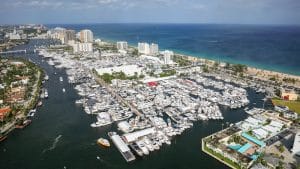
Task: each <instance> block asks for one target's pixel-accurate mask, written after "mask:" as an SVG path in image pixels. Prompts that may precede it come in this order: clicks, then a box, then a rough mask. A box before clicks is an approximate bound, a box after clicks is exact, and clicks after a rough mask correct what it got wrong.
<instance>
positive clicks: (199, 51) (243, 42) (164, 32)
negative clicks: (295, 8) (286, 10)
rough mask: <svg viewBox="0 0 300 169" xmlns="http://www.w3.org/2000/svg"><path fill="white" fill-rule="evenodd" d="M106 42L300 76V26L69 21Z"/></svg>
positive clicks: (72, 27)
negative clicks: (154, 45) (149, 46)
mask: <svg viewBox="0 0 300 169" xmlns="http://www.w3.org/2000/svg"><path fill="white" fill-rule="evenodd" d="M46 26H48V27H50V28H54V27H56V26H61V27H65V28H68V29H74V30H76V31H79V30H81V29H90V30H92V31H93V33H94V37H95V38H100V39H103V40H106V41H111V42H115V41H121V40H122V41H127V42H128V43H129V44H130V45H133V46H137V43H138V42H149V43H157V44H159V47H160V49H161V50H163V49H169V50H173V51H175V52H177V53H180V54H186V55H191V56H195V57H202V58H207V59H212V60H216V61H223V62H229V63H240V64H245V65H248V66H252V67H256V68H262V69H267V70H273V71H279V72H283V73H289V74H294V75H300V26H280V25H225V24H125V23H123V24H75V25H72V24H66V25H46Z"/></svg>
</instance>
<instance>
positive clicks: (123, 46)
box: [117, 41, 128, 50]
mask: <svg viewBox="0 0 300 169" xmlns="http://www.w3.org/2000/svg"><path fill="white" fill-rule="evenodd" d="M117 48H118V50H127V48H128V45H127V42H125V41H120V42H117Z"/></svg>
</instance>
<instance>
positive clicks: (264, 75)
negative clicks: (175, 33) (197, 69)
mask: <svg viewBox="0 0 300 169" xmlns="http://www.w3.org/2000/svg"><path fill="white" fill-rule="evenodd" d="M96 38H97V39H98V38H99V39H101V38H100V37H96ZM101 41H102V42H105V43H111V44H112V43H113V44H115V43H117V41H115V40H112V39H103V40H102V39H101ZM128 47H131V48H135V49H137V46H135V45H132V44H130V43H129V42H128ZM163 50H165V49H163ZM170 50H171V49H170ZM174 55H178V56H180V57H185V58H187V59H188V60H189V61H192V62H195V61H202V62H210V63H212V64H213V63H215V62H220V63H229V64H243V63H232V62H226V61H217V60H214V59H208V58H206V57H201V56H192V55H187V54H181V53H178V51H174ZM244 65H246V66H247V71H246V72H245V73H246V74H248V75H255V76H256V77H257V78H260V79H262V80H269V78H271V77H276V78H278V79H279V80H281V81H282V79H284V78H293V79H296V83H295V84H293V86H296V87H300V75H296V74H290V73H286V72H280V71H276V70H268V69H263V68H259V67H254V66H251V65H247V64H244ZM289 84H290V83H289Z"/></svg>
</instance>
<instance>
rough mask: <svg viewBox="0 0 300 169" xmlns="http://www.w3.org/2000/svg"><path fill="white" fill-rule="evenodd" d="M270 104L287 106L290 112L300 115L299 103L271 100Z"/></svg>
mask: <svg viewBox="0 0 300 169" xmlns="http://www.w3.org/2000/svg"><path fill="white" fill-rule="evenodd" d="M272 102H273V104H274V105H276V106H279V105H280V106H287V107H288V108H289V109H290V110H292V111H294V112H297V113H299V114H300V101H286V100H279V99H272Z"/></svg>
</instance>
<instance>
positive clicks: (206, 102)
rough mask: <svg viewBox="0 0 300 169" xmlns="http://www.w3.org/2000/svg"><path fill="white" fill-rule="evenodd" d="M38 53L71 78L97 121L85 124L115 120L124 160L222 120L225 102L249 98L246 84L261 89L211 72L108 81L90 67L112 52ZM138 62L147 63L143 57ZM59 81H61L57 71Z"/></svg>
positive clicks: (237, 105)
mask: <svg viewBox="0 0 300 169" xmlns="http://www.w3.org/2000/svg"><path fill="white" fill-rule="evenodd" d="M39 55H40V57H43V58H48V60H47V62H48V64H49V65H50V66H54V67H56V68H59V69H61V68H64V70H66V73H67V75H68V77H67V78H66V79H68V80H67V83H69V84H72V85H73V86H74V89H75V90H76V91H77V93H78V95H79V96H81V98H80V99H78V100H76V101H75V103H76V104H77V105H78V106H82V107H83V110H84V111H85V112H86V114H88V115H91V116H93V117H96V122H93V123H91V124H90V127H92V128H102V127H108V126H111V125H114V124H117V126H118V130H119V131H121V133H120V135H119V134H118V133H114V135H116V137H117V136H118V138H116V139H112V141H113V143H114V144H115V146H116V147H117V148H118V150H119V151H120V153H121V154H122V156H123V157H124V158H125V160H126V161H127V162H128V161H133V160H135V159H136V157H135V156H134V155H133V154H132V151H133V152H134V153H135V154H136V155H137V156H138V157H139V156H147V155H149V154H150V153H151V152H153V151H157V150H159V149H161V147H162V146H163V144H166V145H170V144H172V142H171V140H173V139H176V136H179V135H182V134H183V133H184V132H186V131H187V130H188V129H192V128H193V126H194V123H195V122H197V121H208V120H220V121H222V120H224V116H223V112H222V111H223V110H224V108H225V109H230V110H234V109H243V108H245V106H248V105H249V104H250V100H249V98H248V97H249V96H248V91H247V90H246V89H245V88H248V90H256V92H255V93H256V94H259V93H262V92H261V88H254V87H251V86H250V85H248V84H245V83H244V82H241V81H237V79H231V78H230V77H227V78H226V79H225V80H222V79H220V77H218V76H215V75H214V74H209V73H196V72H191V73H190V75H189V76H186V77H185V78H181V77H176V76H173V77H171V78H158V79H151V80H150V81H149V80H146V81H144V82H142V83H139V84H137V83H136V82H135V81H130V80H118V79H114V80H112V84H110V85H107V84H106V83H104V82H103V81H102V80H101V79H99V78H98V77H97V76H98V75H97V71H96V72H95V71H94V70H97V69H96V68H98V67H99V66H100V65H101V67H105V66H108V65H110V64H112V62H115V61H116V60H115V59H114V57H115V56H114V55H110V56H109V58H104V59H98V58H93V57H92V58H90V59H84V60H82V61H78V60H74V59H72V57H73V56H72V54H67V53H64V54H61V53H53V52H52V53H49V52H47V51H46V50H44V49H42V50H39ZM116 57H118V62H119V63H120V64H126V63H133V62H135V63H139V62H141V60H137V59H134V58H128V57H122V56H119V55H116ZM49 58H50V59H49ZM52 62H53V63H54V64H53V65H52ZM143 63H144V64H146V63H147V60H143ZM58 65H59V66H58ZM74 72H76V73H74ZM59 81H60V82H63V78H62V76H60V77H59ZM251 88H253V89H251ZM64 89H65V88H63V91H64ZM253 104H256V103H253ZM247 110H248V109H247ZM227 125H229V122H227ZM222 126H223V124H222ZM116 140H118V141H116ZM121 141H122V142H121ZM124 145H126V146H124ZM125 147H126V148H125ZM129 147H130V148H129ZM125 152H126V153H125ZM128 154H129V155H128ZM131 154H132V155H131ZM128 156H130V157H128Z"/></svg>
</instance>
